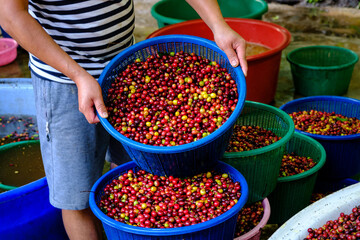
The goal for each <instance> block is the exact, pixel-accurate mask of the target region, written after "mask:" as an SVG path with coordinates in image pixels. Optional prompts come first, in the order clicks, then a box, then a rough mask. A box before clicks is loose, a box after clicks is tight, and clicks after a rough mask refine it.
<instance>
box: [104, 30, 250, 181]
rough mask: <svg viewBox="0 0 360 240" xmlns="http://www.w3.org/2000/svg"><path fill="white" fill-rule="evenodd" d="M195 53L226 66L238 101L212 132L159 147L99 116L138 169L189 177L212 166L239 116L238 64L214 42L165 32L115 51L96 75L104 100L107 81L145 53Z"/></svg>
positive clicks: (241, 90) (240, 81) (243, 86)
mask: <svg viewBox="0 0 360 240" xmlns="http://www.w3.org/2000/svg"><path fill="white" fill-rule="evenodd" d="M178 51H184V52H187V53H195V54H197V55H199V56H203V57H205V58H207V59H210V60H212V61H217V62H218V63H219V64H220V65H221V66H222V67H224V68H226V69H227V70H228V72H229V73H230V74H231V75H232V78H233V79H234V80H236V83H237V88H238V95H239V98H238V103H237V106H236V108H235V110H234V111H233V113H232V114H231V116H230V117H229V118H228V120H227V121H226V122H225V123H224V124H223V125H222V126H221V127H220V128H219V129H217V130H216V131H215V132H213V133H211V134H210V135H209V136H207V137H205V138H202V139H200V140H198V141H195V142H192V143H188V144H184V145H179V146H173V147H159V146H151V145H145V144H142V143H139V142H136V141H133V140H130V139H128V138H126V137H125V136H123V135H122V134H120V133H119V132H118V131H116V129H115V128H114V127H113V126H112V125H111V124H110V123H109V121H108V120H107V119H105V118H101V117H100V115H98V116H99V119H100V122H101V124H102V125H103V126H104V128H105V129H106V130H107V131H108V132H109V133H110V134H111V135H112V136H113V137H114V138H115V139H117V140H118V141H120V142H121V143H122V144H123V146H124V148H125V150H126V151H127V152H128V154H129V156H130V158H131V159H132V160H134V161H135V162H136V163H137V164H138V166H140V167H141V168H142V169H144V170H146V171H148V172H151V173H153V174H156V175H160V176H165V175H167V176H169V175H173V176H175V177H184V176H192V175H196V174H197V173H200V172H204V171H206V170H208V169H212V168H213V167H214V165H215V164H216V163H217V161H218V160H219V159H220V158H221V156H222V155H223V154H224V152H225V149H226V147H227V144H228V142H229V140H230V136H231V134H232V130H233V126H234V124H235V122H236V119H237V118H238V117H239V115H240V113H241V110H242V108H243V106H244V103H245V97H246V83H245V77H244V74H243V72H242V71H241V68H240V67H236V68H233V67H232V66H231V65H230V63H229V61H228V59H227V57H226V55H225V53H224V52H223V51H221V50H220V49H219V48H218V47H217V45H216V44H215V42H213V41H210V40H207V39H204V38H200V37H195V36H189V35H166V36H160V37H155V38H151V39H147V40H144V41H142V42H139V43H137V44H135V45H133V46H131V47H129V48H127V49H126V50H124V51H122V52H121V53H119V54H118V55H117V56H116V57H115V58H114V59H112V60H111V62H110V63H109V64H108V65H107V66H106V68H105V69H104V71H103V72H102V74H101V76H100V78H99V84H100V86H101V88H102V94H103V97H104V101H106V97H107V91H108V89H109V88H110V86H111V83H112V82H113V81H114V79H115V78H116V77H117V75H118V73H120V72H122V71H123V70H124V69H125V68H126V67H127V65H129V64H131V63H133V62H134V61H135V59H137V58H140V59H141V60H145V59H146V58H147V57H148V56H149V55H152V54H155V53H157V52H178Z"/></svg>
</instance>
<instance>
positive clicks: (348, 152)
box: [280, 96, 360, 179]
mask: <svg viewBox="0 0 360 240" xmlns="http://www.w3.org/2000/svg"><path fill="white" fill-rule="evenodd" d="M280 109H282V110H283V111H285V112H286V113H292V112H297V111H304V110H305V111H309V110H312V109H314V110H318V111H324V112H335V113H338V114H342V115H344V116H346V117H356V118H358V119H360V100H357V99H353V98H348V97H340V96H313V97H305V98H299V99H295V100H293V101H290V102H288V103H286V104H284V105H282V106H281V107H280ZM295 131H297V132H300V133H303V134H305V135H307V136H310V137H312V138H314V139H315V140H317V141H318V142H319V143H321V145H322V146H323V147H324V149H325V151H326V156H327V157H326V163H325V165H324V167H323V168H322V169H321V170H320V172H319V178H320V179H344V178H349V177H352V176H354V175H356V174H358V173H360V161H359V160H360V134H354V135H348V136H323V135H317V134H311V133H307V132H304V131H300V130H297V129H295Z"/></svg>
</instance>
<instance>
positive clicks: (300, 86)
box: [286, 46, 359, 96]
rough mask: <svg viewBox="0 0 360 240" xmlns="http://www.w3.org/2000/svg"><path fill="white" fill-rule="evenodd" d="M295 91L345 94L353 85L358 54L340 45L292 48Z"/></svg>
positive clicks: (306, 94) (307, 94) (291, 65)
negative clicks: (351, 83)
mask: <svg viewBox="0 0 360 240" xmlns="http://www.w3.org/2000/svg"><path fill="white" fill-rule="evenodd" d="M286 59H287V60H288V62H289V63H290V68H291V74H292V78H293V81H294V86H295V91H296V92H298V93H300V94H301V95H303V96H315V95H343V94H345V93H346V92H347V91H348V89H349V84H350V80H351V76H352V73H353V70H354V66H355V63H357V61H358V60H359V57H358V55H357V54H356V53H355V52H353V51H351V50H349V49H346V48H342V47H336V46H308V47H302V48H297V49H295V50H293V51H291V52H290V53H289V54H288V55H287V58H286Z"/></svg>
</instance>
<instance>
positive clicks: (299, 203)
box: [268, 132, 326, 225]
mask: <svg viewBox="0 0 360 240" xmlns="http://www.w3.org/2000/svg"><path fill="white" fill-rule="evenodd" d="M286 152H287V153H292V152H294V153H295V154H296V155H298V156H306V157H311V158H312V159H313V160H314V161H315V162H317V164H316V165H315V166H314V167H313V168H311V169H310V170H308V171H305V172H303V173H299V174H296V175H293V176H288V177H279V178H278V182H277V185H276V188H275V190H274V191H273V192H272V193H271V194H270V195H269V197H268V198H269V201H270V204H271V216H270V219H269V223H276V224H279V225H281V224H283V223H284V222H286V221H287V220H288V219H290V218H291V217H292V216H293V215H295V214H296V213H297V212H299V211H300V210H302V209H303V208H305V207H307V206H308V205H309V204H310V200H311V194H312V192H313V190H314V187H315V183H316V178H317V175H318V172H319V170H320V169H321V168H322V167H323V166H324V164H325V160H326V152H325V149H324V147H323V146H322V145H321V144H320V143H319V142H317V141H316V140H315V139H313V138H311V137H308V136H306V135H304V134H301V133H298V132H295V133H294V136H293V137H292V138H291V139H290V141H289V142H288V143H287V145H286Z"/></svg>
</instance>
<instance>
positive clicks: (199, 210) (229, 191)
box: [98, 170, 241, 228]
mask: <svg viewBox="0 0 360 240" xmlns="http://www.w3.org/2000/svg"><path fill="white" fill-rule="evenodd" d="M103 192H104V194H103V195H102V196H101V199H100V201H99V204H98V207H99V208H100V209H101V210H102V211H103V212H104V213H105V214H106V215H107V216H109V217H111V218H113V219H115V220H116V221H119V222H122V223H126V224H129V225H132V226H139V227H145V228H175V227H183V226H190V225H194V224H197V223H201V222H205V221H208V220H211V219H213V218H216V217H217V216H219V215H221V214H223V213H224V212H226V211H228V210H229V209H231V208H232V207H233V206H234V205H235V204H236V203H237V202H238V200H239V199H240V196H241V186H240V183H239V182H234V181H232V179H231V177H230V176H229V175H228V174H227V173H222V174H221V173H220V174H217V173H215V172H206V173H203V174H199V175H196V176H194V177H187V178H175V177H172V176H169V177H164V176H157V175H153V174H150V173H147V172H145V171H144V170H139V171H136V172H134V171H133V170H129V171H127V172H126V173H124V174H121V175H120V176H119V177H117V178H115V179H113V180H112V181H111V182H110V183H109V184H108V185H107V186H106V187H105V188H104V190H103Z"/></svg>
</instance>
